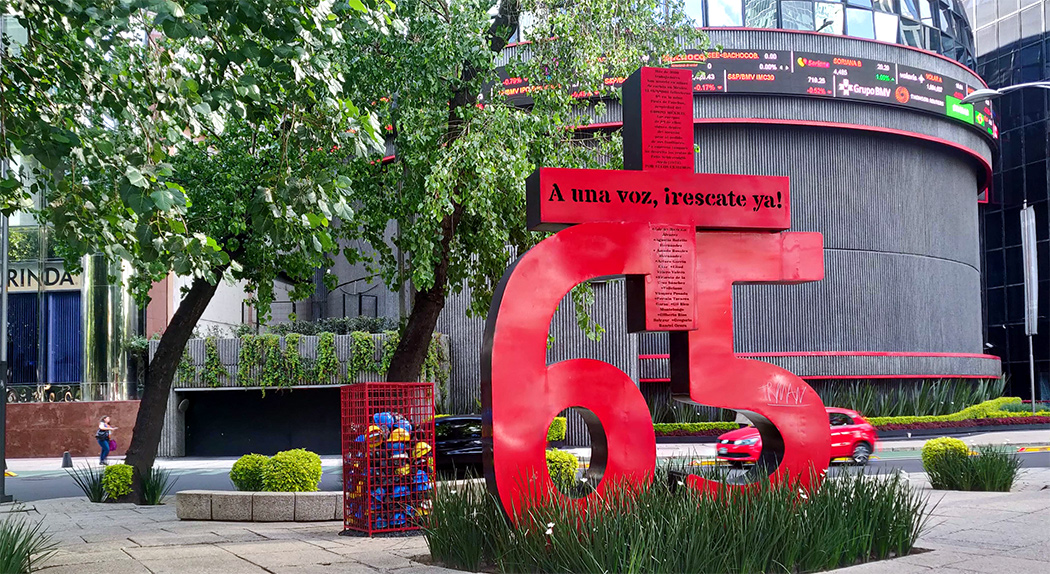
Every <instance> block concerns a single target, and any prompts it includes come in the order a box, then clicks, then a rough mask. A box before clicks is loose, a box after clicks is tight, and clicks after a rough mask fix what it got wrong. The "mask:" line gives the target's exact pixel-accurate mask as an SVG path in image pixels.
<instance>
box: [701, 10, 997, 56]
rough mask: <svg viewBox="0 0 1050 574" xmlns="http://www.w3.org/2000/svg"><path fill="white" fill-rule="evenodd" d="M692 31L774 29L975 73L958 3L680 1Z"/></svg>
mask: <svg viewBox="0 0 1050 574" xmlns="http://www.w3.org/2000/svg"><path fill="white" fill-rule="evenodd" d="M685 11H686V13H687V14H689V16H690V17H692V18H693V21H694V22H696V25H697V26H703V27H711V28H718V27H744V28H777V29H782V30H801V31H806V32H822V33H825V34H839V35H844V36H853V37H856V38H865V39H868V40H878V41H880V42H890V43H894V44H901V45H905V46H913V47H915V48H922V49H923V50H929V51H931V52H936V53H938V54H942V55H944V56H947V57H949V58H952V59H954V60H956V61H958V62H959V63H961V64H963V65H964V66H967V67H969V68H971V69H973V68H975V67H976V66H975V64H976V60H975V59H974V44H973V32H972V31H971V29H970V25H969V23H968V22H967V20H966V16H965V8H964V6H963V5H962V3H960V2H959V1H957V0H843V1H840V2H814V1H811V0H685Z"/></svg>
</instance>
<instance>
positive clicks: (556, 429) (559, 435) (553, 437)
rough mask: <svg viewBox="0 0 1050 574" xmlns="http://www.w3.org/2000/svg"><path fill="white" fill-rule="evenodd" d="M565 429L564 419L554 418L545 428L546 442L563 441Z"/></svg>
mask: <svg viewBox="0 0 1050 574" xmlns="http://www.w3.org/2000/svg"><path fill="white" fill-rule="evenodd" d="M566 428H567V423H566V420H565V417H554V420H553V421H551V426H550V427H548V428H547V442H553V441H559V440H565V430H566Z"/></svg>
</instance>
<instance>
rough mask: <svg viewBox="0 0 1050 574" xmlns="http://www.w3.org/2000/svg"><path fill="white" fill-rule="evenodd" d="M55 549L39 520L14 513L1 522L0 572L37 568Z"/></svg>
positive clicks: (31, 570) (21, 571)
mask: <svg viewBox="0 0 1050 574" xmlns="http://www.w3.org/2000/svg"><path fill="white" fill-rule="evenodd" d="M57 549H58V546H57V545H56V544H55V543H54V542H52V541H51V536H50V535H48V534H47V533H46V532H45V531H44V530H43V528H42V527H41V526H40V523H38V522H30V521H29V520H27V519H25V518H23V517H21V516H15V515H14V513H9V514H8V515H7V518H5V519H4V520H3V522H0V572H4V573H5V574H6V573H12V574H15V573H18V574H21V573H23V572H33V571H34V570H38V569H39V566H40V564H41V563H42V562H44V561H45V560H47V559H48V558H49V557H50V556H51V555H53V554H54V553H55V551H56V550H57Z"/></svg>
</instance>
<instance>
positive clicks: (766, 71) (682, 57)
mask: <svg viewBox="0 0 1050 574" xmlns="http://www.w3.org/2000/svg"><path fill="white" fill-rule="evenodd" d="M666 60H669V62H670V65H671V67H674V68H686V69H690V70H692V72H693V92H694V93H701V94H779V95H795V96H810V97H817V98H842V99H847V100H856V101H865V102H875V103H880V104H885V105H890V106H897V107H902V108H908V109H914V110H921V111H924V112H927V113H932V114H936V115H940V116H947V117H949V118H952V119H954V120H957V121H960V122H962V123H965V124H967V125H969V126H972V127H973V128H974V129H977V130H979V131H980V132H981V133H982V134H984V135H985V136H987V137H989V138H991V139H998V137H999V130H998V128H997V127H996V125H995V121H994V116H993V112H992V109H991V104H990V102H988V101H985V102H983V103H981V104H977V105H971V104H961V103H960V100H962V99H963V98H964V97H965V96H966V95H967V94H969V93H970V92H972V91H974V90H975V89H977V87H976V86H970V85H968V84H967V83H965V82H963V81H960V80H957V79H955V78H950V77H947V76H942V75H939V74H934V73H932V72H929V71H927V70H923V69H920V68H912V67H909V66H904V65H901V64H896V63H893V62H885V61H880V60H872V59H866V58H854V57H847V56H834V55H829V54H818V53H813V52H796V51H788V50H721V51H717V50H709V51H701V50H687V51H686V52H685V53H684V54H679V55H676V56H670V57H667V58H666ZM502 79H503V88H502V89H501V93H502V94H503V95H504V96H506V97H508V98H509V99H510V100H511V101H512V102H514V103H517V104H528V103H529V102H531V98H530V97H529V93H530V92H531V91H532V90H535V89H537V88H534V87H532V86H530V85H529V82H528V81H527V80H525V79H522V78H511V77H507V76H506V75H505V74H504V76H503V78H502ZM622 82H623V80H622V78H607V79H606V82H605V83H606V84H607V85H611V86H618V85H619V84H621V83H622ZM575 95H576V96H578V97H587V96H590V95H592V94H587V93H577V94H575Z"/></svg>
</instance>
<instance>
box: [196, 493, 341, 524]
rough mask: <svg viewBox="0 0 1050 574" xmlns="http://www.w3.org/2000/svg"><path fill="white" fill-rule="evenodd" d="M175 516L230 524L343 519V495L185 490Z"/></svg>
mask: <svg viewBox="0 0 1050 574" xmlns="http://www.w3.org/2000/svg"><path fill="white" fill-rule="evenodd" d="M175 515H176V516H178V517H179V519H180V520H222V521H231V522H321V521H328V520H342V519H343V493H342V492H239V491H232V492H231V491H228V490H183V491H181V492H178V493H176V494H175Z"/></svg>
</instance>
